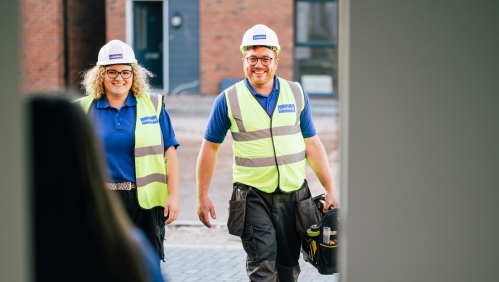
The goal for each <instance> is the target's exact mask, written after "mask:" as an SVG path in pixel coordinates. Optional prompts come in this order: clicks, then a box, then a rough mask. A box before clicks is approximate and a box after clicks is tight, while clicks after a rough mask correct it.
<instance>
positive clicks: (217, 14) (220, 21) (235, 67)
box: [199, 0, 294, 95]
mask: <svg viewBox="0 0 499 282" xmlns="http://www.w3.org/2000/svg"><path fill="white" fill-rule="evenodd" d="M293 7H294V1H293V0H276V1H268V0H254V1H243V0H230V1H229V0H199V16H200V32H199V36H200V40H199V42H200V46H199V52H200V80H201V85H200V92H201V94H204V95H214V94H218V93H219V90H220V89H219V88H220V81H221V80H222V78H243V77H244V72H243V66H242V62H241V57H242V56H241V52H240V51H239V46H240V45H241V40H242V37H243V35H244V33H245V32H246V30H248V29H249V28H251V27H252V26H254V25H255V24H265V25H267V26H268V27H270V28H271V29H273V30H274V31H275V32H276V33H277V37H278V38H279V44H280V45H281V52H280V54H279V66H278V68H277V75H278V76H280V77H282V78H285V79H292V78H293V53H292V52H293V30H294V26H293Z"/></svg>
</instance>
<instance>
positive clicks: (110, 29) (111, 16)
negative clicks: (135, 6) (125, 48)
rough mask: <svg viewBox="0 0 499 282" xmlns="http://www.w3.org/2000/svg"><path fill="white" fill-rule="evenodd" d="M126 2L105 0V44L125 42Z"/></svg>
mask: <svg viewBox="0 0 499 282" xmlns="http://www.w3.org/2000/svg"><path fill="white" fill-rule="evenodd" d="M125 12H126V0H106V42H109V41H110V40H113V39H118V40H121V41H123V42H126V16H125Z"/></svg>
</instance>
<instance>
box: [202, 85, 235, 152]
mask: <svg viewBox="0 0 499 282" xmlns="http://www.w3.org/2000/svg"><path fill="white" fill-rule="evenodd" d="M229 128H230V120H229V117H228V110H227V103H226V102H225V95H224V92H222V93H220V94H219V95H218V96H217V98H216V99H215V101H214V102H213V107H212V108H211V113H210V118H209V120H208V125H207V126H206V130H205V132H204V139H206V140H208V141H210V142H213V143H217V144H221V143H222V142H223V141H224V139H225V136H226V135H227V131H228V130H229Z"/></svg>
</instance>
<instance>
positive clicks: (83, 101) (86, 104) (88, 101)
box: [74, 96, 94, 114]
mask: <svg viewBox="0 0 499 282" xmlns="http://www.w3.org/2000/svg"><path fill="white" fill-rule="evenodd" d="M93 101H94V98H93V97H92V96H86V97H81V98H79V99H77V100H75V101H74V103H79V104H80V106H81V108H82V109H83V112H84V113H85V114H87V113H88V110H89V109H90V105H92V102H93Z"/></svg>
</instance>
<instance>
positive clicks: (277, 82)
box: [244, 74, 279, 97]
mask: <svg viewBox="0 0 499 282" xmlns="http://www.w3.org/2000/svg"><path fill="white" fill-rule="evenodd" d="M244 84H246V87H248V89H249V91H250V92H251V94H253V95H254V96H257V95H258V96H262V97H268V96H264V95H262V94H260V93H258V92H256V90H255V89H254V88H253V86H251V84H250V83H249V80H248V78H247V77H246V78H244ZM272 92H279V80H278V79H277V76H276V75H275V74H274V89H272ZM269 96H270V94H269Z"/></svg>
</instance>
